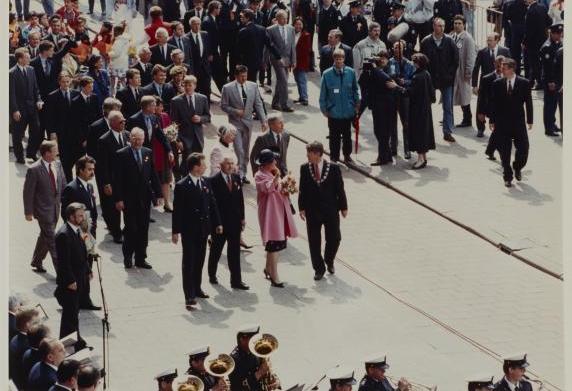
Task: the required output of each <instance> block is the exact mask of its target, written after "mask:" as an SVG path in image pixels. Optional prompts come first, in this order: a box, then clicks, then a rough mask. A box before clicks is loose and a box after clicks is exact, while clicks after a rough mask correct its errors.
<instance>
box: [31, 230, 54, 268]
mask: <svg viewBox="0 0 572 391" xmlns="http://www.w3.org/2000/svg"><path fill="white" fill-rule="evenodd" d="M38 225H39V226H40V235H38V240H37V241H36V248H34V254H33V255H32V263H31V265H32V266H36V267H38V266H42V263H43V261H44V258H46V255H48V251H49V252H50V256H51V257H52V262H53V264H54V268H55V267H56V264H57V260H58V258H57V255H56V240H55V230H56V223H55V222H51V221H49V222H48V221H40V220H38Z"/></svg>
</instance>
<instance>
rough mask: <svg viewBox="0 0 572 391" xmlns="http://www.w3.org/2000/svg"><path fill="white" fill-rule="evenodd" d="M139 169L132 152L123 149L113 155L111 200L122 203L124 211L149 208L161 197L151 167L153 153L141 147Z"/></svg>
mask: <svg viewBox="0 0 572 391" xmlns="http://www.w3.org/2000/svg"><path fill="white" fill-rule="evenodd" d="M140 151H141V167H139V166H138V163H137V160H135V156H134V150H133V149H132V148H131V147H130V146H127V147H124V148H121V149H120V150H118V151H117V152H116V153H115V157H114V163H113V168H112V170H113V195H112V196H113V199H114V200H115V202H118V201H123V202H124V204H125V209H129V208H132V207H139V208H142V209H145V208H149V206H150V205H151V203H153V204H155V203H156V201H157V198H159V197H162V195H161V194H162V193H161V184H160V183H159V178H158V177H157V173H156V172H155V167H154V166H153V153H152V152H151V150H150V149H149V148H146V147H141V150H140Z"/></svg>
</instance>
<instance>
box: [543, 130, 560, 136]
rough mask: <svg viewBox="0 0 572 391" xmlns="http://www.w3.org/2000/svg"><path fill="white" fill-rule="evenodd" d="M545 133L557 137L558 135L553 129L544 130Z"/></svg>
mask: <svg viewBox="0 0 572 391" xmlns="http://www.w3.org/2000/svg"><path fill="white" fill-rule="evenodd" d="M544 134H545V135H547V136H550V137H558V136H560V135H559V134H558V133H557V132H555V131H553V130H549V131H547V132H544Z"/></svg>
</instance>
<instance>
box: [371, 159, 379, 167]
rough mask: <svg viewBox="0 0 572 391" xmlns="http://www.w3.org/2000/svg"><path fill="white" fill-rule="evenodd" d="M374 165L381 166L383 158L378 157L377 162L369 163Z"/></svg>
mask: <svg viewBox="0 0 572 391" xmlns="http://www.w3.org/2000/svg"><path fill="white" fill-rule="evenodd" d="M369 165H370V166H372V167H375V166H381V160H379V159H377V160H376V161H375V162H372V163H370V164H369Z"/></svg>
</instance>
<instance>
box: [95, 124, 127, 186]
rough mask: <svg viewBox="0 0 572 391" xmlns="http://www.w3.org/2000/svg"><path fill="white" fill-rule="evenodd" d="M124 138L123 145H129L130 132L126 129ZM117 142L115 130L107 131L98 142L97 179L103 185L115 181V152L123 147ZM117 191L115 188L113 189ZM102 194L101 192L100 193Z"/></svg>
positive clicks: (123, 134) (123, 132) (122, 133)
mask: <svg viewBox="0 0 572 391" xmlns="http://www.w3.org/2000/svg"><path fill="white" fill-rule="evenodd" d="M121 137H122V138H123V146H125V145H128V142H129V133H128V132H126V131H125V130H124V131H122V132H121ZM123 146H122V145H120V144H119V143H118V142H117V139H116V138H115V135H113V130H110V131H108V132H106V133H105V134H104V135H103V136H101V137H100V138H99V140H98V142H97V157H98V160H97V179H98V183H101V184H102V185H111V184H112V183H113V160H114V156H115V152H117V151H118V150H119V149H121V148H123ZM113 192H115V189H113ZM100 194H101V193H100Z"/></svg>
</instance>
